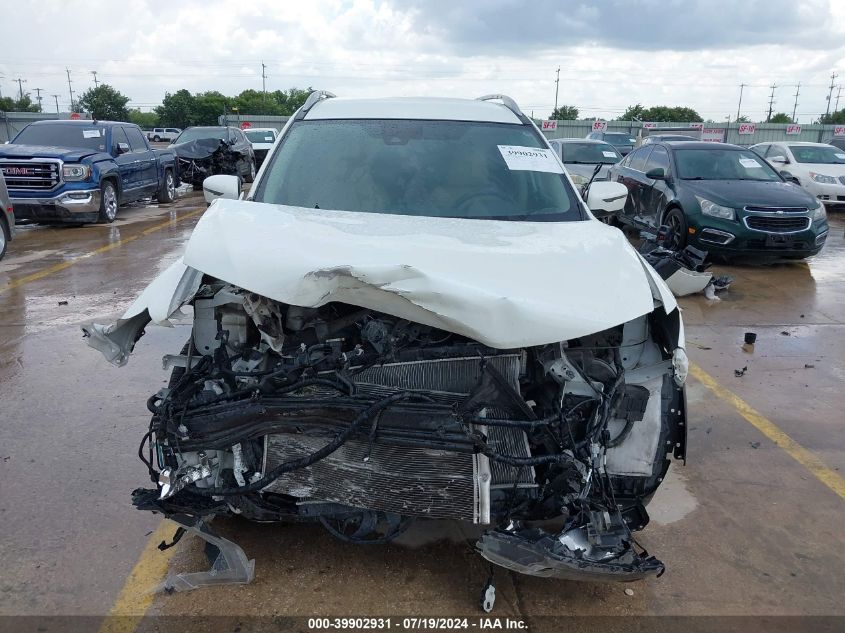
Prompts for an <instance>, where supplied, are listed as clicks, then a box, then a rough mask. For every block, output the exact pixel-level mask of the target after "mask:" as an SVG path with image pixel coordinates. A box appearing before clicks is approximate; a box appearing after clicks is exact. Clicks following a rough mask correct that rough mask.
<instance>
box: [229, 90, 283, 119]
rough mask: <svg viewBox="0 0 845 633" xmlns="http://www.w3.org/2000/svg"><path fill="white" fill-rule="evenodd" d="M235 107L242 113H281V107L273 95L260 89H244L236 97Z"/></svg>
mask: <svg viewBox="0 0 845 633" xmlns="http://www.w3.org/2000/svg"><path fill="white" fill-rule="evenodd" d="M234 107H236V108H237V109H238V112H239V113H240V114H271V115H279V114H281V107H280V106H279V103H278V102H277V101H276V100H275V99H273V95H272V94H264V93H263V92H261V91H260V90H251V89H250V90H244V91H243V92H242V93H241V94H239V95H238V96H237V97H235V99H234Z"/></svg>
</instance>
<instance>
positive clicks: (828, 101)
mask: <svg viewBox="0 0 845 633" xmlns="http://www.w3.org/2000/svg"><path fill="white" fill-rule="evenodd" d="M836 77H837V74H836V73H835V72H834V73H830V92H828V93H827V107H826V108H825V110H824V116H825V118H827V116H828V115H829V114H830V100H831V98H832V97H833V88H834V84H833V82H834V81H836Z"/></svg>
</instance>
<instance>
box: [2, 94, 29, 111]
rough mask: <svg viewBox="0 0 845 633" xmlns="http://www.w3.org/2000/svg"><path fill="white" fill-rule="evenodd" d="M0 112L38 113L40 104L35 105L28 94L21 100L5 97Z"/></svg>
mask: <svg viewBox="0 0 845 633" xmlns="http://www.w3.org/2000/svg"><path fill="white" fill-rule="evenodd" d="M0 111H2V112H38V104H37V103H33V102H32V99H31V98H30V96H29V95H28V94H25V95H24V96H23V97H22V98H20V99H13V98H12V97H3V98H2V99H0Z"/></svg>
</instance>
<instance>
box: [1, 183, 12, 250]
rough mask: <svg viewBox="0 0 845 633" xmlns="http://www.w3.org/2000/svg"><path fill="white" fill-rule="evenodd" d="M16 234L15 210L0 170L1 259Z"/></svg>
mask: <svg viewBox="0 0 845 633" xmlns="http://www.w3.org/2000/svg"><path fill="white" fill-rule="evenodd" d="M14 235H15V210H14V209H13V208H12V201H11V200H10V199H9V192H8V190H7V189H6V181H5V180H4V178H3V172H0V259H3V255H5V254H6V246H7V245H8V244H9V242H11V241H12V238H13V237H14Z"/></svg>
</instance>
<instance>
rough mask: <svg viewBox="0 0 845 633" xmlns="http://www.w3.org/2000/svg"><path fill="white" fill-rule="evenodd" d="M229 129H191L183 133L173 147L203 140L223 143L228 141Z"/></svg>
mask: <svg viewBox="0 0 845 633" xmlns="http://www.w3.org/2000/svg"><path fill="white" fill-rule="evenodd" d="M228 136H229V129H228V128H225V127H189V128H188V129H187V130H185V131H184V132H182V133H181V134H180V135H179V136H178V137H176V140H175V141H173V145H181V144H182V143H189V142H191V141H196V140H198V139H201V138H216V139H218V140H221V141H225V140H227V139H228Z"/></svg>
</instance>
